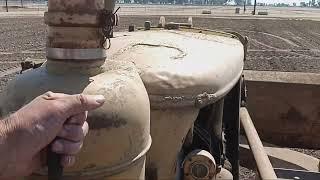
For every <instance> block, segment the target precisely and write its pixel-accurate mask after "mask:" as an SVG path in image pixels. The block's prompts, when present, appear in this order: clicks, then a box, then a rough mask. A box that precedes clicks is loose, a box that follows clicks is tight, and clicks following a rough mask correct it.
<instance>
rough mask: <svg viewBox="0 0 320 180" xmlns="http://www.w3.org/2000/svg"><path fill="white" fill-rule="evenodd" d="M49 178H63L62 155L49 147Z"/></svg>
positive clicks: (56, 179) (53, 179) (49, 179)
mask: <svg viewBox="0 0 320 180" xmlns="http://www.w3.org/2000/svg"><path fill="white" fill-rule="evenodd" d="M47 165H48V180H62V176H63V167H62V165H61V155H60V154H57V153H55V152H52V151H51V150H50V148H49V150H48V152H47Z"/></svg>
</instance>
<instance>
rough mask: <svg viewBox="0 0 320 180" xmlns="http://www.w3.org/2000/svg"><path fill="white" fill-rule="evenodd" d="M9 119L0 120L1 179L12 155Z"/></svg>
mask: <svg viewBox="0 0 320 180" xmlns="http://www.w3.org/2000/svg"><path fill="white" fill-rule="evenodd" d="M8 123H9V119H3V120H0V159H1V160H0V179H2V178H3V177H2V175H3V174H4V172H5V171H6V169H7V166H8V164H9V157H10V155H9V154H10V145H9V144H10V143H9V142H8V136H9V125H8Z"/></svg>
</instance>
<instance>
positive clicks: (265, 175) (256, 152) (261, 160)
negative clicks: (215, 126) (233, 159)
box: [240, 108, 277, 179]
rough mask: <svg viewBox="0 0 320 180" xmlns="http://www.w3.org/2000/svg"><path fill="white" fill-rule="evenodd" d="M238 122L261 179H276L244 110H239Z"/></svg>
mask: <svg viewBox="0 0 320 180" xmlns="http://www.w3.org/2000/svg"><path fill="white" fill-rule="evenodd" d="M240 120H241V124H242V126H243V129H244V131H245V133H246V136H247V139H248V142H249V146H250V149H251V151H252V154H253V156H254V159H255V161H256V164H257V167H258V171H259V174H260V177H261V179H277V176H276V173H275V172H274V170H273V167H272V165H271V162H270V160H269V158H268V155H267V153H266V152H265V150H264V147H263V145H262V142H261V140H260V138H259V135H258V133H257V131H256V129H255V127H254V124H253V122H252V120H251V118H250V115H249V112H248V110H247V109H246V108H241V109H240Z"/></svg>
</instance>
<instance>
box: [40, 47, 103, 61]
mask: <svg viewBox="0 0 320 180" xmlns="http://www.w3.org/2000/svg"><path fill="white" fill-rule="evenodd" d="M46 56H47V58H49V59H57V60H62V59H68V60H96V59H104V58H106V57H107V51H106V49H102V48H96V49H65V48H47V49H46Z"/></svg>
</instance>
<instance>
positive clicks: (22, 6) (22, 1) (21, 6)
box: [21, 0, 23, 8]
mask: <svg viewBox="0 0 320 180" xmlns="http://www.w3.org/2000/svg"><path fill="white" fill-rule="evenodd" d="M21 7H22V8H23V0H21Z"/></svg>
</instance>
